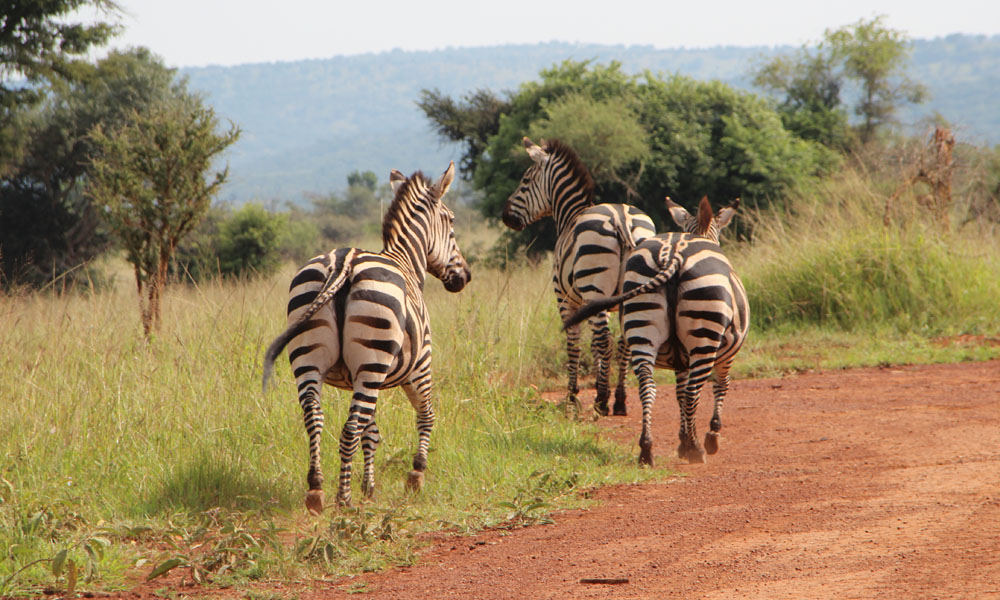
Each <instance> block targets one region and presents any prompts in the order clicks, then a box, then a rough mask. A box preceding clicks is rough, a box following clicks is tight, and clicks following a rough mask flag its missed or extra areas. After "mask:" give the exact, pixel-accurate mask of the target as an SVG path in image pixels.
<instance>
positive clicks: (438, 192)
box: [389, 162, 472, 292]
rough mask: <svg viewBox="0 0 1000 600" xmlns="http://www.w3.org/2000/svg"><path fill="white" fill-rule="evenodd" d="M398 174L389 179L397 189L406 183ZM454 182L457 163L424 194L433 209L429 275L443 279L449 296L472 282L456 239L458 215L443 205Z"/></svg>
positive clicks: (429, 247)
mask: <svg viewBox="0 0 1000 600" xmlns="http://www.w3.org/2000/svg"><path fill="white" fill-rule="evenodd" d="M397 173H399V172H398V171H395V172H394V173H393V174H392V175H391V176H390V177H389V181H390V183H392V186H393V188H394V189H397V188H398V187H399V186H401V185H402V181H405V177H404V178H403V179H402V181H400V180H399V179H398V177H400V176H402V174H401V173H399V175H398V176H397ZM454 180H455V163H454V162H452V163H450V164H449V165H448V168H447V170H445V172H444V174H443V175H441V178H440V179H439V180H438V181H437V183H435V184H433V185H431V186H429V187H427V188H426V190H425V193H426V194H427V196H428V197H427V200H428V202H427V206H429V208H430V211H429V214H428V215H427V272H428V273H430V274H431V275H433V276H435V277H437V278H438V279H440V280H441V282H442V283H444V287H445V289H446V290H448V291H449V292H459V291H461V290H462V288H464V287H465V285H466V284H467V283H469V281H471V280H472V272H471V271H470V270H469V264H468V263H467V262H465V257H464V256H462V251H461V250H459V249H458V241H457V240H456V239H455V227H454V225H455V213H453V212H451V209H449V208H448V207H447V206H445V205H444V202H442V201H441V198H442V197H444V194H445V192H447V191H448V188H449V187H451V183H452V181H454Z"/></svg>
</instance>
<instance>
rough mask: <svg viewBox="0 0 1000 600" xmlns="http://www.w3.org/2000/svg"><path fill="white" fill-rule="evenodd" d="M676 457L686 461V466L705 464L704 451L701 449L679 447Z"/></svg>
mask: <svg viewBox="0 0 1000 600" xmlns="http://www.w3.org/2000/svg"><path fill="white" fill-rule="evenodd" d="M677 456H679V457H681V459H683V460H686V461H688V464H692V465H694V464H701V463H703V462H705V451H704V450H702V449H701V448H692V447H686V448H685V447H683V446H682V447H680V448H678V449H677Z"/></svg>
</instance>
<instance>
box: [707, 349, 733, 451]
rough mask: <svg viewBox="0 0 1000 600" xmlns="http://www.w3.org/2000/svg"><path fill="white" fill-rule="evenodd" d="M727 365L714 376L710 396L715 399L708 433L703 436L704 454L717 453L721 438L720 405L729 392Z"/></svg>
mask: <svg viewBox="0 0 1000 600" xmlns="http://www.w3.org/2000/svg"><path fill="white" fill-rule="evenodd" d="M729 366H730V365H729V364H726V365H723V366H721V367H720V368H719V369H718V371H717V372H716V375H715V385H713V386H712V395H713V396H714V397H715V406H714V409H713V411H712V421H711V423H710V424H709V429H710V430H709V431H708V432H707V433H706V434H705V452H708V453H709V454H715V453H716V452H718V451H719V442H720V441H721V438H722V435H721V433H722V405H723V403H724V402H725V400H726V392H727V391H728V390H729V382H730V379H729Z"/></svg>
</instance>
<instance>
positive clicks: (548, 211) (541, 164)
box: [503, 137, 655, 415]
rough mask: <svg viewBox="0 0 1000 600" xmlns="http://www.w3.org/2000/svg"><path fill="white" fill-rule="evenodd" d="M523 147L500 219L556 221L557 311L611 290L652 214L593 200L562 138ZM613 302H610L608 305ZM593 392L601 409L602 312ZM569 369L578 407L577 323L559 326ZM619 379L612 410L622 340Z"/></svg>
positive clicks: (649, 228)
mask: <svg viewBox="0 0 1000 600" xmlns="http://www.w3.org/2000/svg"><path fill="white" fill-rule="evenodd" d="M523 142H524V147H525V148H526V149H527V151H528V156H530V157H531V160H532V164H531V166H529V167H528V169H527V171H525V173H524V176H523V177H521V182H520V184H519V185H518V188H517V190H515V191H514V193H513V194H511V195H510V198H508V199H507V204H506V206H505V207H504V211H503V222H504V224H505V225H507V227H510V228H511V229H514V230H517V231H520V230H521V229H524V228H525V227H526V226H527V225H529V224H531V223H534V222H535V221H537V220H539V219H541V218H543V217H547V216H550V215H551V216H552V218H553V219H554V220H555V223H556V234H557V236H558V237H557V238H556V246H555V256H554V258H555V262H554V264H553V268H552V283H553V286H554V288H555V292H556V302H557V304H558V307H559V315H560V317H561V318H562V319H566V318H568V317H569V316H570V315H571V314H573V311H575V310H576V309H577V308H579V307H580V306H582V305H583V304H584V303H586V302H587V301H589V300H593V299H597V298H603V297H607V296H611V295H613V294H616V293H618V291H619V290H620V286H621V272H622V266H623V265H624V259H625V256H626V254H627V253H628V251H629V250H631V249H632V248H634V247H635V245H636V243H638V242H639V241H641V240H643V239H645V238H646V237H649V236H651V235H653V234H654V233H655V229H654V226H653V221H652V220H651V219H650V218H649V217H648V216H647V215H646V214H645V213H643V212H642V211H641V210H639V209H637V208H635V207H633V206H629V205H628V204H598V205H594V203H593V202H594V181H593V179H592V178H591V176H590V171H588V170H587V167H586V166H585V165H584V164H583V163H582V162H581V161H580V159H579V157H578V156H577V155H576V153H575V152H573V150H572V149H570V148H569V146H567V145H565V144H563V143H561V142H559V141H557V140H551V141H549V142H548V143H546V142H544V141H543V142H542V145H541V146H538V145H536V144H535V143H533V142H532V141H531V140H529V139H528V138H527V137H525V138H524V140H523ZM612 310H614V308H612ZM591 328H592V329H593V340H592V342H591V351H592V353H593V355H594V363H595V365H594V366H595V371H596V382H595V387H596V388H597V397H596V399H595V400H594V410H595V411H596V412H597V413H598V414H601V415H606V414H608V398H609V396H610V390H609V385H608V380H609V371H610V368H611V357H612V353H613V349H612V346H611V331H610V329H609V328H608V315H607V312H605V311H601V312H599V313H598V314H596V315H594V316H593V318H592V319H591ZM566 352H567V355H568V364H567V370H568V372H569V382H568V386H567V387H568V397H567V400H568V401H569V402H570V403H571V404H572V405H573V406H574V407H576V408H577V409H579V407H580V400H579V398H578V397H577V394H578V393H579V391H580V389H579V386H578V385H577V371H578V370H579V365H580V328H579V327H577V326H573V327H570V328H568V329H567V330H566ZM618 355H619V363H618V364H619V368H618V386H617V388H616V389H615V404H614V414H616V415H624V414H626V408H625V373H626V364H627V360H628V356H627V349H626V347H625V344H624V340H619V344H618Z"/></svg>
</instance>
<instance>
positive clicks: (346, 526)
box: [295, 507, 415, 568]
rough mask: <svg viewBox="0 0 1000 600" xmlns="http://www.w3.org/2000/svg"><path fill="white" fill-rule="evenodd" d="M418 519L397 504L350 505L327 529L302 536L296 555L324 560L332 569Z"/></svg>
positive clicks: (301, 557)
mask: <svg viewBox="0 0 1000 600" xmlns="http://www.w3.org/2000/svg"><path fill="white" fill-rule="evenodd" d="M414 520H415V517H411V516H408V515H404V514H401V513H400V512H398V508H395V507H390V508H387V509H384V510H377V509H374V508H368V507H361V508H348V509H346V511H345V512H344V513H343V514H341V515H338V516H335V517H333V518H332V519H331V520H330V524H329V525H328V526H327V527H326V529H325V531H318V527H317V529H316V530H314V532H313V534H312V535H310V536H307V537H304V538H302V539H301V540H300V541H299V543H298V545H297V546H296V548H295V555H296V557H297V558H299V559H300V560H306V561H311V562H322V563H323V564H324V565H325V566H327V567H328V568H332V567H333V566H335V565H336V564H337V563H338V561H339V560H340V559H341V558H343V557H345V556H347V555H349V554H357V553H360V552H362V551H363V550H364V549H366V548H368V547H370V546H373V545H376V544H379V543H381V542H391V541H393V540H395V539H396V536H397V535H398V533H399V531H400V530H401V529H402V528H403V525H404V524H405V523H408V522H411V521H414Z"/></svg>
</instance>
